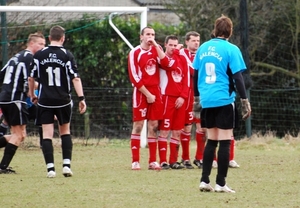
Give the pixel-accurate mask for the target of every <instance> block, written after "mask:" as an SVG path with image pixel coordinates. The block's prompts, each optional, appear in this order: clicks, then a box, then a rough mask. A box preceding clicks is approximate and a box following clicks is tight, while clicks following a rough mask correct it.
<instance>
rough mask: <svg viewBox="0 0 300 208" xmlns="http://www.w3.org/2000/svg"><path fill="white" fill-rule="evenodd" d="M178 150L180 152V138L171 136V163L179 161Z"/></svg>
mask: <svg viewBox="0 0 300 208" xmlns="http://www.w3.org/2000/svg"><path fill="white" fill-rule="evenodd" d="M178 152H179V140H177V139H175V138H171V139H170V157H169V163H170V164H173V163H175V162H177V159H178Z"/></svg>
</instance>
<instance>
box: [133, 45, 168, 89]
mask: <svg viewBox="0 0 300 208" xmlns="http://www.w3.org/2000/svg"><path fill="white" fill-rule="evenodd" d="M167 61H168V60H167V59H166V58H164V59H162V60H160V59H159V57H158V54H157V51H156V49H155V47H152V46H151V47H150V49H149V50H144V49H142V48H141V46H140V45H139V46H136V47H135V48H134V49H132V50H131V51H130V53H129V55H128V74H129V79H130V81H131V83H132V84H133V86H134V87H136V88H138V89H139V88H141V87H142V86H143V85H144V86H145V87H147V86H154V85H159V83H160V78H159V67H158V64H159V62H161V63H162V64H163V65H167V64H168V63H167Z"/></svg>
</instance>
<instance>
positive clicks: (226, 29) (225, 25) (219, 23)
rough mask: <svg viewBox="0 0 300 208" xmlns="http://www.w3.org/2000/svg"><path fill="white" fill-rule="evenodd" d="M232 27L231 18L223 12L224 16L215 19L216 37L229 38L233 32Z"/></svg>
mask: <svg viewBox="0 0 300 208" xmlns="http://www.w3.org/2000/svg"><path fill="white" fill-rule="evenodd" d="M232 27H233V24H232V21H231V19H230V18H229V17H226V16H225V15H223V14H222V16H221V17H219V18H218V19H216V21H215V26H214V32H215V37H224V38H229V37H230V36H231V34H232Z"/></svg>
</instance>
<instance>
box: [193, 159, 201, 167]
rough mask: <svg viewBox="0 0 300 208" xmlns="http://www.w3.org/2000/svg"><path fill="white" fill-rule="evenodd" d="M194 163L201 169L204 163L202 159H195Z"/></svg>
mask: <svg viewBox="0 0 300 208" xmlns="http://www.w3.org/2000/svg"><path fill="white" fill-rule="evenodd" d="M193 163H194V165H196V166H197V167H198V168H199V169H201V168H202V167H203V163H202V162H201V160H196V159H195V160H194V162H193Z"/></svg>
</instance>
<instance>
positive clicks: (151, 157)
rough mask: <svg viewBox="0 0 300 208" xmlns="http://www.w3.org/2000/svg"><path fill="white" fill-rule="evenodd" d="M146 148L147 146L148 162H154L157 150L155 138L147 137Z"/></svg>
mask: <svg viewBox="0 0 300 208" xmlns="http://www.w3.org/2000/svg"><path fill="white" fill-rule="evenodd" d="M147 140H148V148H149V164H150V163H152V162H156V150H157V141H156V140H157V139H156V138H152V137H148V139H147Z"/></svg>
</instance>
